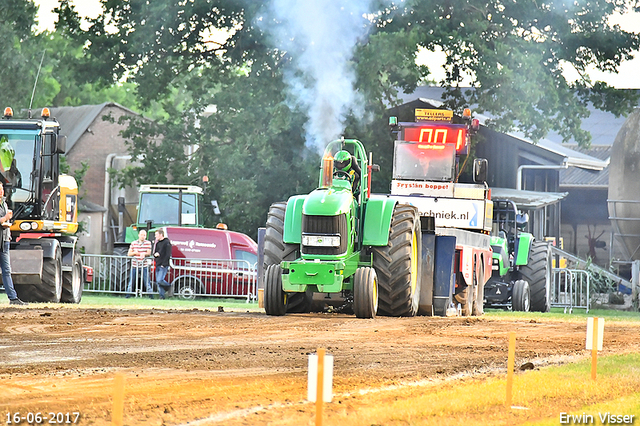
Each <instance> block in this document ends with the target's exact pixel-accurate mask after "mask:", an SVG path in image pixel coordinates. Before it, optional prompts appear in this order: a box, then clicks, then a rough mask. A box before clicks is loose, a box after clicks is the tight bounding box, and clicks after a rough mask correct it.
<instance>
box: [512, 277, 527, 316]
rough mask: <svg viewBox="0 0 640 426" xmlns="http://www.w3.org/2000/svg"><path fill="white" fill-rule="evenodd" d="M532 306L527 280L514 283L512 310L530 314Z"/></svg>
mask: <svg viewBox="0 0 640 426" xmlns="http://www.w3.org/2000/svg"><path fill="white" fill-rule="evenodd" d="M530 306H531V292H530V289H529V283H528V282H526V281H525V280H518V281H516V282H515V283H513V290H512V291H511V309H513V310H514V311H520V312H529V308H530Z"/></svg>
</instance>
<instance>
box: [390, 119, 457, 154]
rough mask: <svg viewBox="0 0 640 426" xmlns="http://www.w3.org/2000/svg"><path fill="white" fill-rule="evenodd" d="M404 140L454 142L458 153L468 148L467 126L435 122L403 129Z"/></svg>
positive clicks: (434, 142)
mask: <svg viewBox="0 0 640 426" xmlns="http://www.w3.org/2000/svg"><path fill="white" fill-rule="evenodd" d="M402 131H403V135H402V140H404V141H406V142H420V143H424V144H436V145H437V144H452V145H455V147H456V152H458V154H464V153H466V150H467V126H466V125H465V124H449V123H434V124H420V125H418V126H411V127H405V128H403V129H402Z"/></svg>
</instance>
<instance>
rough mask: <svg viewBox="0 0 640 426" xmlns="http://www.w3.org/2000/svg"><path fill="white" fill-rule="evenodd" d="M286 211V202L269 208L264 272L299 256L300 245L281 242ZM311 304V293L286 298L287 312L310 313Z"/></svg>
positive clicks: (292, 294)
mask: <svg viewBox="0 0 640 426" xmlns="http://www.w3.org/2000/svg"><path fill="white" fill-rule="evenodd" d="M286 210H287V203H286V202H279V203H273V204H272V205H271V207H269V213H267V226H266V231H265V240H264V265H265V271H266V270H267V268H268V267H269V266H270V265H280V262H282V261H283V260H296V259H297V258H298V257H299V256H300V245H298V244H287V243H285V242H284V241H283V239H284V238H283V236H284V215H285V212H286ZM265 293H266V290H265ZM312 304H313V293H312V292H311V291H307V292H304V293H291V294H290V295H289V298H288V305H287V312H292V313H294V312H295V313H306V312H310V311H311V308H312ZM274 315H275V314H274Z"/></svg>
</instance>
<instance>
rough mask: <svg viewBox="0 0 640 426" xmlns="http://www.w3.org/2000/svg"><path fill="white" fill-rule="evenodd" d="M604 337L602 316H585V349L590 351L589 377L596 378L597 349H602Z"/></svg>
mask: <svg viewBox="0 0 640 426" xmlns="http://www.w3.org/2000/svg"><path fill="white" fill-rule="evenodd" d="M603 337H604V318H587V344H586V349H587V350H590V351H591V379H592V380H596V377H597V369H598V351H601V350H602V343H603Z"/></svg>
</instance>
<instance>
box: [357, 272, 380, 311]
mask: <svg viewBox="0 0 640 426" xmlns="http://www.w3.org/2000/svg"><path fill="white" fill-rule="evenodd" d="M377 311H378V280H377V279H376V270H375V269H373V268H370V267H368V266H366V267H361V268H358V269H357V270H356V273H355V274H354V277H353V313H354V314H355V315H356V317H357V318H375V317H376V313H377Z"/></svg>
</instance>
